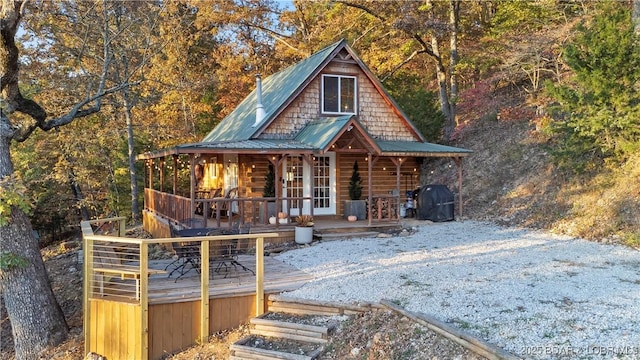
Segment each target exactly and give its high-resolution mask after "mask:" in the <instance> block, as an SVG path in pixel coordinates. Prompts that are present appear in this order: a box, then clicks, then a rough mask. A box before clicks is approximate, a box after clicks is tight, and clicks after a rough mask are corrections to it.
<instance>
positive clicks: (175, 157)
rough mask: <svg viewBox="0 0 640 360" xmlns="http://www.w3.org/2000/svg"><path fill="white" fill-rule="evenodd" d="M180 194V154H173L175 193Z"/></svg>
mask: <svg viewBox="0 0 640 360" xmlns="http://www.w3.org/2000/svg"><path fill="white" fill-rule="evenodd" d="M177 194H178V155H173V195H177Z"/></svg>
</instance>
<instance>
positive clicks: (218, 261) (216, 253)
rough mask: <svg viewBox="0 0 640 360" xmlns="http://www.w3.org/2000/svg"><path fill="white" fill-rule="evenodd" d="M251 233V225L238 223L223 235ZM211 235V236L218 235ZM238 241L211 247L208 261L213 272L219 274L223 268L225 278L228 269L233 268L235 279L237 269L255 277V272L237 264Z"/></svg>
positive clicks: (227, 241) (234, 240)
mask: <svg viewBox="0 0 640 360" xmlns="http://www.w3.org/2000/svg"><path fill="white" fill-rule="evenodd" d="M250 233H251V224H250V223H248V224H243V225H242V226H240V224H238V223H234V224H233V226H232V228H231V230H229V231H227V232H225V233H223V234H224V235H232V234H250ZM218 234H220V233H219V232H218V233H217V234H211V235H218ZM239 242H240V241H239V239H233V240H222V241H218V242H216V244H215V246H213V247H212V250H211V251H210V252H209V254H210V257H209V260H210V262H211V263H212V264H213V266H212V268H213V269H214V272H216V273H220V271H222V269H223V268H224V271H225V275H224V277H225V278H226V277H227V276H228V275H229V268H230V267H231V266H233V269H234V271H235V273H236V277H238V267H240V268H242V270H244V271H248V272H250V273H251V274H253V275H255V272H254V271H253V270H251V269H249V268H247V267H246V266H244V265H242V264H241V263H240V262H238V254H239V253H240V250H239Z"/></svg>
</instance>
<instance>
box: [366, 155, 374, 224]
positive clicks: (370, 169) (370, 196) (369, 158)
mask: <svg viewBox="0 0 640 360" xmlns="http://www.w3.org/2000/svg"><path fill="white" fill-rule="evenodd" d="M367 164H368V165H367V166H368V168H367V194H368V195H367V196H368V199H369V201H368V204H367V218H368V219H369V226H371V216H372V215H371V205H372V203H373V185H372V182H373V155H372V154H371V153H369V154H367Z"/></svg>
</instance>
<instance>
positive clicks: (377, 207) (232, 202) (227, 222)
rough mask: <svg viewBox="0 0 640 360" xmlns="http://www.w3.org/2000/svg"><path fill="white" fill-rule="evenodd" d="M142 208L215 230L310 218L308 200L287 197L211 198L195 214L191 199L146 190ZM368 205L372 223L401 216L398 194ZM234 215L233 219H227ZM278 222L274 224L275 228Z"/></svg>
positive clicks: (199, 201) (196, 202) (196, 204)
mask: <svg viewBox="0 0 640 360" xmlns="http://www.w3.org/2000/svg"><path fill="white" fill-rule="evenodd" d="M144 195H145V196H144V203H145V209H146V210H149V211H151V212H153V213H155V214H158V215H162V216H163V217H164V218H167V219H169V220H172V221H174V222H177V223H183V222H184V220H185V219H193V218H194V217H196V216H199V217H201V218H202V221H203V222H204V223H200V224H199V226H202V227H207V226H209V225H208V224H215V225H216V227H221V226H227V227H230V226H231V224H232V222H233V221H235V220H240V222H241V223H245V222H251V223H253V224H264V225H266V224H269V218H270V217H272V216H277V214H278V213H285V214H287V218H288V219H289V222H290V221H291V219H292V218H293V217H294V216H295V215H294V214H298V213H300V209H302V213H304V214H310V215H313V206H311V205H312V201H313V199H312V198H311V197H286V198H273V197H270V198H265V197H254V198H212V199H205V198H202V199H194V209H195V210H194V211H193V212H192V208H191V199H189V198H186V197H184V196H180V195H173V194H169V193H164V192H160V191H157V190H153V189H148V188H146V189H145V191H144ZM372 199H373V202H372V205H371V213H372V216H371V219H372V220H375V221H385V220H390V221H394V220H398V219H399V217H400V204H401V201H400V197H399V196H398V195H373V197H372ZM229 213H232V214H233V215H234V219H232V217H230V216H228V215H229ZM279 225H280V222H276V227H278V226H279Z"/></svg>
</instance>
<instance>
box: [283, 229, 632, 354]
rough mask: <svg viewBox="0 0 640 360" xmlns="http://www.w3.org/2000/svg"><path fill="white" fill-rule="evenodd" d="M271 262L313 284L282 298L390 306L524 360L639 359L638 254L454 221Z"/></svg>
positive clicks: (344, 242)
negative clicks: (428, 318)
mask: <svg viewBox="0 0 640 360" xmlns="http://www.w3.org/2000/svg"><path fill="white" fill-rule="evenodd" d="M278 259H280V260H282V261H284V262H286V263H288V264H291V265H293V266H295V267H297V268H299V269H301V270H302V271H304V272H307V273H309V274H312V275H313V276H314V279H313V280H312V281H310V282H309V283H308V284H306V285H305V286H303V287H302V288H300V289H298V290H296V291H292V292H290V293H287V294H286V295H289V296H292V297H298V298H305V299H313V300H324V301H338V302H345V303H352V302H361V301H364V302H379V301H380V300H381V299H388V300H392V301H395V302H397V303H399V304H400V305H401V306H403V307H405V308H406V309H408V310H411V311H415V312H422V313H425V314H430V315H433V316H435V317H436V318H439V319H440V320H443V321H446V322H448V323H451V324H452V325H454V326H457V327H458V328H461V329H463V330H465V331H467V332H469V333H471V334H473V335H475V336H478V337H480V338H483V339H485V340H486V341H488V342H490V343H492V344H494V345H496V346H500V347H502V348H504V349H505V350H507V351H509V352H511V353H513V354H514V355H517V356H522V357H523V358H527V359H611V358H615V359H640V252H638V251H635V250H632V249H629V248H626V247H623V246H616V245H603V244H598V243H594V242H590V241H586V240H582V239H576V238H570V237H566V236H557V235H552V234H549V233H545V232H540V231H532V230H524V229H514V228H502V227H498V226H495V225H492V224H488V223H481V222H475V221H464V222H446V223H435V224H424V225H419V226H417V232H416V233H415V234H413V235H410V236H405V237H391V238H366V239H352V240H342V241H331V242H322V243H316V244H314V245H313V246H309V247H305V248H301V249H297V250H292V251H288V252H285V253H283V254H281V255H279V256H278Z"/></svg>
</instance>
